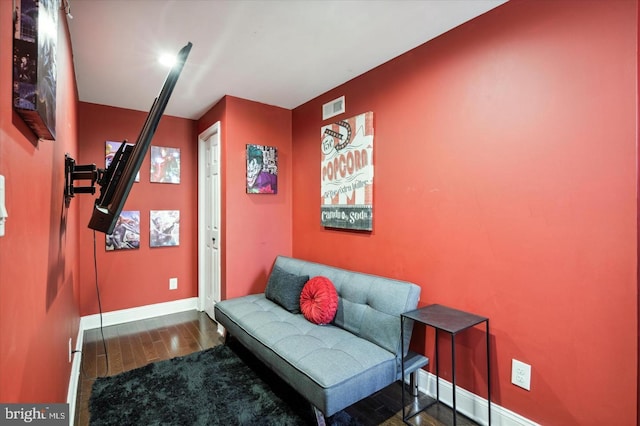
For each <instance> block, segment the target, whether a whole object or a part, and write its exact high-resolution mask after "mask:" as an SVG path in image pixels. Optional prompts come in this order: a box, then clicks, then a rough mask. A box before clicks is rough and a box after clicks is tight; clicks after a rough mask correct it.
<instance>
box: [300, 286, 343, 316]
mask: <svg viewBox="0 0 640 426" xmlns="http://www.w3.org/2000/svg"><path fill="white" fill-rule="evenodd" d="M300 310H301V311H302V315H304V317H305V318H306V319H307V320H309V321H311V322H312V323H314V324H321V325H322V324H329V323H330V322H331V321H333V318H334V317H335V316H336V311H337V310H338V292H337V291H336V288H335V287H334V286H333V283H332V282H331V280H329V278H327V277H313V278H311V279H310V280H309V281H307V283H306V284H305V285H304V287H303V288H302V292H301V293H300Z"/></svg>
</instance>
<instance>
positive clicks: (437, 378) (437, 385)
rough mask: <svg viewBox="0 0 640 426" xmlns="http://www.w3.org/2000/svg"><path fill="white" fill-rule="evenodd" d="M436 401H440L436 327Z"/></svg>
mask: <svg viewBox="0 0 640 426" xmlns="http://www.w3.org/2000/svg"><path fill="white" fill-rule="evenodd" d="M435 351H436V401H437V402H438V403H439V402H440V368H439V362H438V329H437V328H436V348H435Z"/></svg>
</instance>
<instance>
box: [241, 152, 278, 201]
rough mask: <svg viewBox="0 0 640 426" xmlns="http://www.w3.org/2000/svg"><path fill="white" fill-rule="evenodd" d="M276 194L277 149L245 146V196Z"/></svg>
mask: <svg viewBox="0 0 640 426" xmlns="http://www.w3.org/2000/svg"><path fill="white" fill-rule="evenodd" d="M277 193H278V149H277V148H276V147H275V146H264V145H247V194H277Z"/></svg>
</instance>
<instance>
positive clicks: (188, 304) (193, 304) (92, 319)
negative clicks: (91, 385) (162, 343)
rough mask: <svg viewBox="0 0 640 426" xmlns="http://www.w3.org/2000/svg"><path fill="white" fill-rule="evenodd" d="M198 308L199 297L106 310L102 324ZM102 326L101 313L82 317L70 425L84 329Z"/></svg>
mask: <svg viewBox="0 0 640 426" xmlns="http://www.w3.org/2000/svg"><path fill="white" fill-rule="evenodd" d="M194 309H198V298H197V297H191V298H189V299H181V300H174V301H172V302H164V303H156V304H154V305H146V306H140V307H137V308H130V309H122V310H119V311H111V312H104V313H103V314H102V326H103V327H107V326H110V325H117V324H123V323H126V322H131V321H138V320H143V319H147V318H153V317H157V316H161V315H169V314H176V313H178V312H184V311H190V310H194ZM94 328H100V314H95V315H87V316H84V317H81V318H80V325H79V326H78V337H77V338H76V348H75V350H76V351H78V352H76V353H74V354H73V358H72V364H71V375H70V377H69V388H68V391H67V403H68V404H69V425H73V424H74V422H75V414H76V399H77V397H78V382H79V380H80V366H81V365H80V364H81V362H82V352H79V351H81V350H82V343H83V341H84V331H85V330H91V329H94Z"/></svg>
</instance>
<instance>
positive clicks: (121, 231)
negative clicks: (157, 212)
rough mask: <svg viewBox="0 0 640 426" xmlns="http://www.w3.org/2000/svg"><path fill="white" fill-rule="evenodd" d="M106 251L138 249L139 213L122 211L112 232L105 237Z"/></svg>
mask: <svg viewBox="0 0 640 426" xmlns="http://www.w3.org/2000/svg"><path fill="white" fill-rule="evenodd" d="M105 245H106V247H105V248H106V250H107V251H112V250H130V249H138V248H140V212H139V211H124V210H123V211H122V212H120V216H118V221H117V222H116V226H115V228H113V232H112V233H111V234H109V235H107V236H106V239H105Z"/></svg>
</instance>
